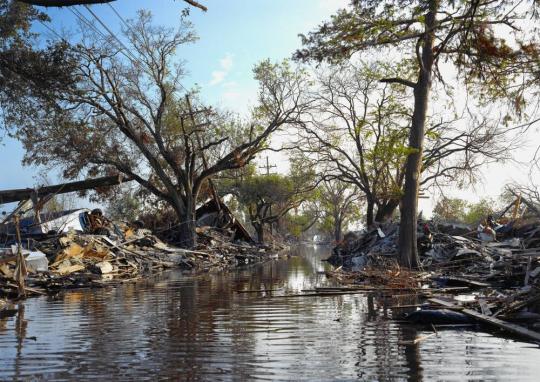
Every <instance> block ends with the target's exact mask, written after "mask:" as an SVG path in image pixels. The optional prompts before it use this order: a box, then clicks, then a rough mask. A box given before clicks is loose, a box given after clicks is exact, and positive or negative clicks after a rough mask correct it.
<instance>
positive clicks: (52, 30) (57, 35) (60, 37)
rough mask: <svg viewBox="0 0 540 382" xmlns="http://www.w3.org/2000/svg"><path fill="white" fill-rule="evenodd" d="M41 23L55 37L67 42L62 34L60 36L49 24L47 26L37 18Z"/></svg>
mask: <svg viewBox="0 0 540 382" xmlns="http://www.w3.org/2000/svg"><path fill="white" fill-rule="evenodd" d="M38 21H39V22H40V23H41V25H43V26H44V27H45V28H47V29H48V30H49V32H51V33H52V34H54V35H55V36H56V37H58V38H59V39H60V40H62V41H63V42H67V41H66V39H65V38H63V37H62V36H60V34H59V33H58V32H57V31H55V30H54V29H52V28H51V27H50V26H48V25H47V24H45V22H43V21H41V20H38Z"/></svg>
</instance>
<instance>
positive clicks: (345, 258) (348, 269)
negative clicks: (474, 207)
mask: <svg viewBox="0 0 540 382" xmlns="http://www.w3.org/2000/svg"><path fill="white" fill-rule="evenodd" d="M398 228H399V227H398V225H397V224H393V223H388V224H386V225H381V226H379V227H377V228H374V229H372V230H370V231H368V232H365V233H364V234H363V235H361V236H358V237H354V238H352V239H351V240H348V241H347V240H345V241H344V242H343V243H341V244H340V245H338V246H337V247H335V248H334V249H333V252H332V255H331V257H330V258H329V261H330V262H331V263H332V264H334V265H337V266H339V268H338V269H336V271H334V272H331V274H332V276H334V277H337V278H338V279H339V280H340V281H341V282H342V283H344V284H348V285H349V287H350V288H358V287H368V286H369V287H371V288H378V289H379V290H380V291H390V293H391V294H392V293H395V290H400V291H408V292H406V293H413V294H415V295H417V296H418V297H420V298H424V299H425V302H424V303H423V304H420V305H419V306H418V307H417V309H420V310H418V311H417V312H420V313H417V312H415V313H414V314H413V315H412V316H411V321H414V322H418V320H417V319H418V317H419V316H422V320H421V321H423V320H426V319H428V320H429V319H431V317H435V316H437V315H438V313H434V312H433V311H432V310H433V309H434V308H435V310H440V309H439V308H441V307H444V308H446V309H450V310H459V311H460V312H461V313H462V314H464V315H465V316H467V317H468V319H470V320H472V321H474V322H483V323H487V324H490V325H494V326H497V327H499V328H502V329H505V330H507V331H510V332H513V333H515V334H516V333H517V334H519V335H522V336H525V337H528V338H529V339H533V340H535V341H538V340H540V332H537V331H535V330H540V261H539V260H540V221H539V220H532V221H531V220H529V221H521V222H520V221H510V222H508V223H507V224H504V225H499V226H497V227H496V228H495V229H493V233H494V234H487V235H486V234H485V233H486V232H485V230H484V227H481V228H480V229H479V230H473V229H469V230H465V231H464V230H463V229H461V231H460V232H461V235H455V234H454V235H452V234H449V233H447V232H452V233H453V232H455V231H453V230H454V227H450V226H445V225H435V224H433V223H432V222H431V223H419V224H418V236H419V238H418V247H419V255H420V263H421V269H419V270H417V271H405V270H403V269H400V268H399V266H398V265H397V261H396V255H397V242H398V231H399V229H398ZM482 239H483V240H482ZM353 285H354V286H353ZM392 290H393V291H394V292H391V291H392ZM426 310H428V312H426ZM409 313H411V312H409ZM450 316H452V317H453V316H455V315H448V314H447V315H445V317H446V318H448V317H450ZM426 317H427V318H426ZM413 318H414V319H413ZM515 323H519V324H520V325H526V326H528V328H526V327H522V326H520V325H516V324H515ZM529 329H533V330H529Z"/></svg>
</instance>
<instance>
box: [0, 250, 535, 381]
mask: <svg viewBox="0 0 540 382" xmlns="http://www.w3.org/2000/svg"><path fill="white" fill-rule="evenodd" d="M295 254H296V255H298V256H294V257H291V258H289V259H282V260H278V261H274V262H269V263H265V264H259V265H256V266H252V267H250V268H247V269H243V270H238V271H234V272H229V273H222V274H208V275H203V276H198V277H191V276H186V275H183V274H182V273H180V272H176V271H171V272H168V273H165V274H162V275H160V276H158V277H156V278H155V279H152V280H150V281H145V282H139V283H136V284H129V285H123V286H120V287H117V288H114V289H102V290H84V291H72V292H68V293H64V294H62V295H60V296H57V297H56V298H50V297H49V298H47V297H40V298H33V299H29V300H27V301H25V302H24V303H22V304H20V305H19V312H18V313H17V314H16V315H15V316H13V317H9V318H2V319H0V380H46V381H56V380H102V381H109V380H137V381H139V380H164V379H167V380H181V381H182V380H186V381H188V380H205V381H219V380H225V381H228V380H234V381H243V380H290V381H301V380H305V381H329V380H376V381H384V380H392V381H394V380H411V381H420V380H425V381H433V380H445V381H446V380H455V381H465V380H499V381H509V380H516V381H539V380H540V349H539V348H538V347H537V346H535V345H532V344H528V343H524V342H519V341H515V340H512V339H504V338H500V337H495V336H492V335H491V334H488V333H485V332H482V331H477V330H471V329H461V330H440V331H439V336H437V337H430V338H428V339H426V340H424V341H422V342H420V343H419V344H417V345H403V344H402V342H403V341H411V340H413V339H414V338H415V337H416V336H420V335H424V334H428V333H430V331H429V330H428V329H427V328H426V329H421V328H416V327H413V326H410V325H406V324H402V323H400V322H396V321H394V320H391V319H390V315H391V312H390V310H387V309H384V305H385V304H387V303H383V302H382V301H383V300H382V299H381V298H378V297H370V296H367V295H343V296H333V297H302V298H279V297H269V296H279V295H282V294H287V293H288V294H291V293H297V292H298V293H299V292H300V290H302V289H310V288H313V287H314V286H329V285H332V283H331V281H329V280H327V279H326V277H325V276H324V273H323V271H324V270H325V269H326V268H327V267H328V264H326V263H324V262H322V261H321V259H322V258H324V257H326V256H327V255H328V248H325V247H299V248H297V249H296V250H295ZM274 289H278V290H277V291H272V292H266V293H237V291H238V290H274Z"/></svg>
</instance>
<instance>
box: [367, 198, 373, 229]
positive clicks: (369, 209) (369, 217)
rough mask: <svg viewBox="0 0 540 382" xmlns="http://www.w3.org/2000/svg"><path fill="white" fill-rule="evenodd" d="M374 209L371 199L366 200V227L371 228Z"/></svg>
mask: <svg viewBox="0 0 540 382" xmlns="http://www.w3.org/2000/svg"><path fill="white" fill-rule="evenodd" d="M374 209H375V202H374V201H373V200H372V199H371V198H367V207H366V226H367V227H368V228H369V227H372V226H373V223H374V212H373V211H374Z"/></svg>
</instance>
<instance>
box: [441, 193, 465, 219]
mask: <svg viewBox="0 0 540 382" xmlns="http://www.w3.org/2000/svg"><path fill="white" fill-rule="evenodd" d="M467 206H468V203H467V201H465V200H463V199H459V198H447V197H442V198H441V199H439V200H438V201H437V204H436V205H435V207H434V208H433V217H434V218H435V219H440V220H443V221H449V222H452V221H455V222H461V221H464V220H465V215H466V209H467Z"/></svg>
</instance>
